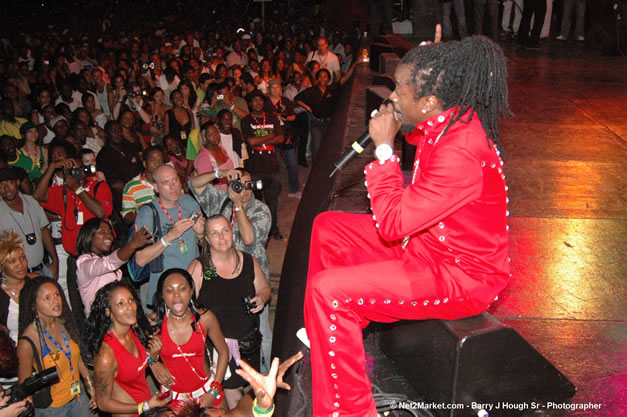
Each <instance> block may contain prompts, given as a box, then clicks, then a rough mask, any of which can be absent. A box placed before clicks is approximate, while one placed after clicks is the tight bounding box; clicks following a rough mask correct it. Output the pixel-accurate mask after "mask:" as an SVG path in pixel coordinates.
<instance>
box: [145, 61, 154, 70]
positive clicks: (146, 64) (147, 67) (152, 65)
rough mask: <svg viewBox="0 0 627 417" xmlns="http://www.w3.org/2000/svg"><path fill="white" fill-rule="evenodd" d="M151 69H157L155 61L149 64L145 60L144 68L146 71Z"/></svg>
mask: <svg viewBox="0 0 627 417" xmlns="http://www.w3.org/2000/svg"><path fill="white" fill-rule="evenodd" d="M149 69H151V70H154V69H155V63H154V62H151V63H150V64H148V63H146V62H144V63H143V64H142V70H144V71H148V70H149Z"/></svg>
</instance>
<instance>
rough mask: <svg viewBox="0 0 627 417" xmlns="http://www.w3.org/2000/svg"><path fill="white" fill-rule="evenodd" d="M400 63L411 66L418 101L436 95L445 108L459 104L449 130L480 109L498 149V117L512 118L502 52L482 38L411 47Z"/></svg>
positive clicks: (487, 132) (410, 80)
mask: <svg viewBox="0 0 627 417" xmlns="http://www.w3.org/2000/svg"><path fill="white" fill-rule="evenodd" d="M401 64H403V65H407V66H409V67H413V70H412V72H411V76H410V78H409V82H410V83H411V84H413V86H414V90H415V99H416V100H418V99H419V98H420V97H424V96H428V95H433V96H436V97H437V98H438V99H439V100H440V103H441V104H442V108H444V109H450V108H457V110H456V111H455V112H454V113H453V116H452V118H451V121H450V122H449V124H448V125H447V126H446V129H444V134H446V131H447V130H448V128H449V127H450V126H451V125H452V124H453V123H455V122H456V121H457V120H459V119H460V118H461V116H463V115H465V114H466V113H467V112H468V111H470V113H469V115H468V120H462V121H463V122H464V123H468V122H469V121H470V120H471V119H472V117H473V115H474V114H475V113H476V114H477V116H478V117H479V120H481V124H482V126H483V129H484V130H485V132H486V134H487V136H488V145H490V139H491V140H492V142H494V144H495V145H496V146H497V148H498V149H499V150H501V151H502V150H503V145H502V143H501V141H500V139H499V134H500V132H499V130H498V120H499V117H501V116H510V115H511V112H510V110H509V104H508V102H507V65H506V62H505V56H504V55H503V50H502V49H501V48H500V47H499V46H498V45H497V44H496V43H494V42H492V41H491V40H490V39H488V38H486V37H484V36H472V37H469V38H465V39H463V40H461V41H454V42H443V43H435V44H430V45H425V46H420V47H417V48H414V49H412V50H411V51H409V52H408V53H407V54H406V55H405V56H404V57H403V59H402V60H401Z"/></svg>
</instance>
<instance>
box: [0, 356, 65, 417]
mask: <svg viewBox="0 0 627 417" xmlns="http://www.w3.org/2000/svg"><path fill="white" fill-rule="evenodd" d="M57 382H59V373H58V372H57V368H56V367H55V366H53V367H52V368H48V369H44V370H43V371H41V372H39V373H38V374H35V375H33V376H30V377H28V378H26V379H25V380H24V382H22V383H21V384H17V385H13V386H12V387H11V388H9V389H7V390H6V392H5V395H6V396H8V397H10V399H9V401H8V402H7V404H6V405H5V406H4V407H7V406H9V405H11V404H13V403H16V402H18V401H22V400H24V399H25V398H27V397H30V396H31V395H33V394H35V393H36V392H37V391H39V390H42V389H44V388H46V387H49V386H51V385H54V384H56V383H57ZM4 407H0V408H4ZM32 415H34V410H33V407H32V405H30V403H27V407H26V409H25V410H24V411H22V413H21V414H20V415H19V417H27V416H32Z"/></svg>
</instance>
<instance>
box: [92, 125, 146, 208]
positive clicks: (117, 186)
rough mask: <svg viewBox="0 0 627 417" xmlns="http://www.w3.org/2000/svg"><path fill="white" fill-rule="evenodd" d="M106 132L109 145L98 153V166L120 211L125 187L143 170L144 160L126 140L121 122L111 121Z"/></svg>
mask: <svg viewBox="0 0 627 417" xmlns="http://www.w3.org/2000/svg"><path fill="white" fill-rule="evenodd" d="M104 130H105V138H106V140H107V144H106V145H105V146H104V147H103V148H102V149H101V150H100V152H98V157H97V158H96V166H97V167H98V169H99V170H100V171H102V172H104V174H105V177H106V178H107V184H109V188H111V193H112V194H113V206H114V207H115V209H116V210H117V211H120V210H121V209H122V192H123V191H124V186H125V185H126V183H127V182H129V181H130V180H131V179H133V178H134V177H136V176H137V175H139V173H140V172H141V171H142V170H143V165H142V159H141V158H140V157H139V154H137V152H135V151H133V150H132V149H131V147H130V146H128V144H127V142H126V141H125V140H124V136H122V125H120V122H118V121H117V120H110V121H108V122H107V124H106V125H105V129H104Z"/></svg>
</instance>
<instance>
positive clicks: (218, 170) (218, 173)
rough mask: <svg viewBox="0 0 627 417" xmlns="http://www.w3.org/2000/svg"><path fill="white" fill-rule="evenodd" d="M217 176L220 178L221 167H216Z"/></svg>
mask: <svg viewBox="0 0 627 417" xmlns="http://www.w3.org/2000/svg"><path fill="white" fill-rule="evenodd" d="M216 178H220V168H216Z"/></svg>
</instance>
